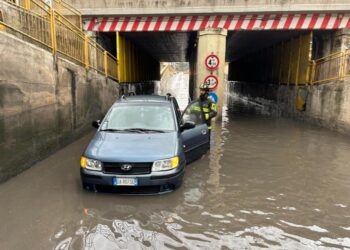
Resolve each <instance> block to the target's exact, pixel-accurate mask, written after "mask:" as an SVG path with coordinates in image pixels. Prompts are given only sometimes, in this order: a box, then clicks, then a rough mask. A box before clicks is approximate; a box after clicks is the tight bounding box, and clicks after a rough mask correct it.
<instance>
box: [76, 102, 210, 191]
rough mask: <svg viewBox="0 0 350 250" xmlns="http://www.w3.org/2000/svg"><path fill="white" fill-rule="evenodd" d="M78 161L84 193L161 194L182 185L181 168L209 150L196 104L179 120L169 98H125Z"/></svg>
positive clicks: (117, 105) (179, 117) (201, 115)
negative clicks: (103, 190) (109, 190)
mask: <svg viewBox="0 0 350 250" xmlns="http://www.w3.org/2000/svg"><path fill="white" fill-rule="evenodd" d="M93 126H94V127H96V128H98V130H97V132H96V135H95V137H94V138H93V139H92V140H91V142H90V144H89V145H88V147H87V149H86V150H85V152H84V154H83V156H82V157H81V162H80V165H81V168H80V172H81V179H82V184H83V187H84V188H85V189H88V190H93V191H97V190H99V189H103V188H107V189H112V190H113V191H117V192H118V191H119V192H123V193H125V192H126V193H149V192H150V193H162V192H168V191H171V190H174V189H176V188H177V187H179V186H180V185H181V183H182V179H183V176H184V172H185V169H186V164H187V163H189V162H191V161H193V160H196V159H198V158H200V157H201V156H202V155H203V154H205V153H206V152H207V150H208V148H209V133H208V127H207V125H206V124H205V121H204V115H203V113H202V111H201V108H200V104H199V102H197V101H195V102H192V103H190V104H189V105H188V106H187V108H186V109H185V111H184V112H183V114H181V112H180V110H179V106H178V104H177V101H176V99H175V98H174V97H169V96H131V97H123V98H121V99H120V100H118V101H117V102H115V103H114V104H113V106H112V107H111V108H110V110H109V111H108V113H107V115H106V116H105V118H104V119H103V120H102V121H95V122H93Z"/></svg>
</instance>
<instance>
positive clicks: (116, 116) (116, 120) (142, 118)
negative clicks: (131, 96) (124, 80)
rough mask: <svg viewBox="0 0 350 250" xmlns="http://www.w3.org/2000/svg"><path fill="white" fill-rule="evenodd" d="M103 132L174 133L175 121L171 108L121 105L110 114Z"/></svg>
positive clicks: (102, 126)
mask: <svg viewBox="0 0 350 250" xmlns="http://www.w3.org/2000/svg"><path fill="white" fill-rule="evenodd" d="M101 130H102V131H103V130H105V131H107V130H109V131H112V130H116V131H118V130H121V131H122V130H138V131H152V130H153V131H154V132H157V131H158V132H165V131H174V130H175V121H174V116H173V112H172V110H171V108H170V107H169V106H155V105H119V106H116V107H114V108H113V109H112V110H111V111H110V112H109V114H108V116H107V117H106V119H104V122H103V124H102V125H101Z"/></svg>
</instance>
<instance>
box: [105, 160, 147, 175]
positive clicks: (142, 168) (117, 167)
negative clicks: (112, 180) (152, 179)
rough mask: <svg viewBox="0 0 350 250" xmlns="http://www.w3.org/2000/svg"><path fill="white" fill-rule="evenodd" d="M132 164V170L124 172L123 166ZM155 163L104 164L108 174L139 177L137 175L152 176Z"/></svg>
mask: <svg viewBox="0 0 350 250" xmlns="http://www.w3.org/2000/svg"><path fill="white" fill-rule="evenodd" d="M124 164H130V165H131V166H132V169H131V170H129V171H124V170H122V169H121V167H122V165H124ZM152 164H153V163H111V162H104V163H103V171H104V173H106V174H118V175H137V174H150V173H151V171H152Z"/></svg>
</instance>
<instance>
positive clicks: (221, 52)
mask: <svg viewBox="0 0 350 250" xmlns="http://www.w3.org/2000/svg"><path fill="white" fill-rule="evenodd" d="M226 36H227V30H224V29H220V28H207V29H205V30H202V31H199V32H198V45H197V46H198V47H197V61H196V75H195V89H194V96H195V97H198V96H199V85H200V84H202V83H203V82H204V80H205V78H206V77H207V76H209V75H215V76H216V77H217V78H218V82H219V84H218V86H217V87H216V88H215V89H214V90H213V92H215V93H216V94H217V96H218V98H219V102H218V104H217V109H218V116H217V119H221V116H222V106H223V101H224V100H223V99H224V91H225V54H226ZM211 54H214V55H216V56H218V58H219V61H220V62H219V66H218V68H217V69H215V70H213V71H210V70H208V69H207V67H206V65H205V59H206V58H207V56H209V55H211Z"/></svg>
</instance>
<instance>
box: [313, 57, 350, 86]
mask: <svg viewBox="0 0 350 250" xmlns="http://www.w3.org/2000/svg"><path fill="white" fill-rule="evenodd" d="M310 67H311V72H312V73H311V79H310V84H321V83H326V82H329V81H336V80H344V79H345V77H348V76H350V50H345V51H340V52H335V53H332V54H330V55H328V56H325V57H322V58H319V59H316V60H313V61H311V66H310Z"/></svg>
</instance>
